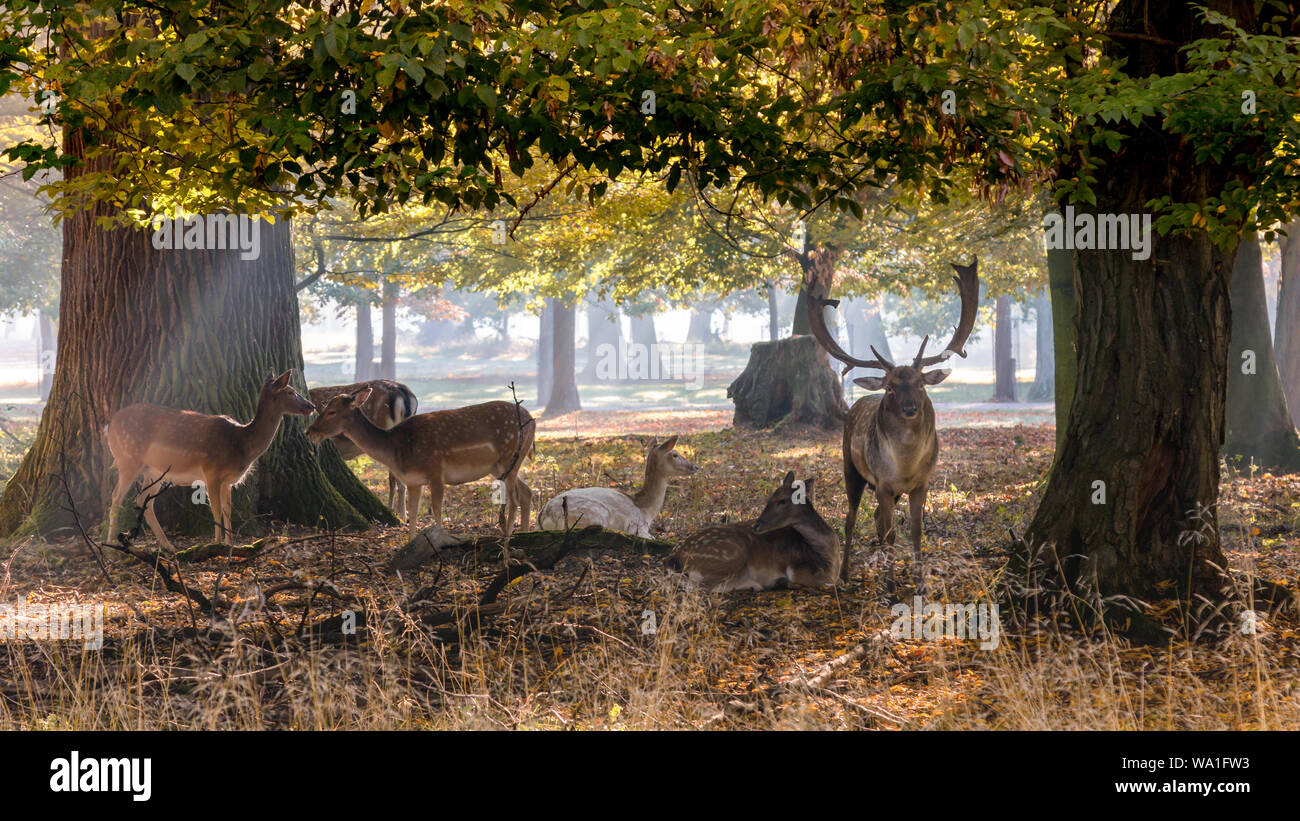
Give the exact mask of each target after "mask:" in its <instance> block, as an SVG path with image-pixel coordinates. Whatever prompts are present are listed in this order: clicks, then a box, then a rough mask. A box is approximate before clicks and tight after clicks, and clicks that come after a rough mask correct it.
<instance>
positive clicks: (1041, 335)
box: [1026, 288, 1056, 402]
mask: <svg viewBox="0 0 1300 821" xmlns="http://www.w3.org/2000/svg"><path fill="white" fill-rule="evenodd" d="M1052 320H1053V317H1052V298H1051V296H1050V295H1049V293H1048V289H1047V288H1044V289H1043V291H1042V293H1040V294H1039V295H1038V296H1036V297H1034V384H1033V385H1030V386H1029V395H1028V396H1027V397H1026V398H1027V399H1029V400H1030V401H1031V402H1046V401H1049V400H1051V399H1052V397H1053V396H1054V395H1055V394H1056V352H1055V350H1054V349H1053V339H1052V337H1053V334H1052Z"/></svg>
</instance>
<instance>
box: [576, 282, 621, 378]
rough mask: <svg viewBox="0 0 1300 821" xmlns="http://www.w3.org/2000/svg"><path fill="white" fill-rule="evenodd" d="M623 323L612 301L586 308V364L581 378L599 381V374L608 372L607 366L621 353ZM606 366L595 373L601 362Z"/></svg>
mask: <svg viewBox="0 0 1300 821" xmlns="http://www.w3.org/2000/svg"><path fill="white" fill-rule="evenodd" d="M622 341H623V322H622V319H621V318H620V316H619V311H618V305H616V304H615V303H614V300H612V299H602V300H599V301H595V302H592V303H591V304H589V305H588V306H587V362H586V364H585V365H583V368H582V378H583V379H587V380H599V378H600V377H599V374H600V373H608V372H609V364H610V363H613V364H615V368H614V371H615V372H617V370H618V369H617V362H616V359H617V357H618V356H619V355H620V354H621V352H622V347H621V345H620V343H621V342H622ZM602 361H603V362H605V363H606V365H605V366H604V367H603V368H600V370H599V372H598V371H597V366H599V365H600V364H601V362H602Z"/></svg>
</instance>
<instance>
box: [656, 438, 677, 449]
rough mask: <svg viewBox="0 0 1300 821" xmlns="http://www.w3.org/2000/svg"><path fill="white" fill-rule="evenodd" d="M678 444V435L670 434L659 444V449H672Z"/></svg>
mask: <svg viewBox="0 0 1300 821" xmlns="http://www.w3.org/2000/svg"><path fill="white" fill-rule="evenodd" d="M676 446H677V437H676V436H669V437H668V438H667V439H665V440H664V441H663V444H661V445H660V446H659V449H660V450H672V449H673V448H674V447H676Z"/></svg>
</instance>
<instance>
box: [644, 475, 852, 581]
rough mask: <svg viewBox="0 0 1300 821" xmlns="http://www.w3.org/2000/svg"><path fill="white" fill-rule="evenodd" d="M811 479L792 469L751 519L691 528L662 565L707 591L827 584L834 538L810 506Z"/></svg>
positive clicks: (832, 571)
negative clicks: (798, 478)
mask: <svg viewBox="0 0 1300 821" xmlns="http://www.w3.org/2000/svg"><path fill="white" fill-rule="evenodd" d="M812 488H813V480H812V479H805V480H803V481H802V482H796V481H795V478H794V471H790V472H789V473H787V474H786V475H785V479H783V480H782V482H781V486H780V487H778V488H777V489H776V491H774V492H773V493H772V495H771V496H770V497H768V500H767V505H766V506H764V508H763V512H762V513H760V514H759V516H758V518H757V519H754V520H752V521H747V522H740V523H738V524H729V525H713V526H711V527H706V528H704V529H703V530H700V531H696V532H695V533H692V534H691V535H690V536H688V537H686V539H685V540H684V541H683V542H682V543H681V544H679V545H678V546H677V547H676V548H674V549H673V552H672V553H670V554H669V556H668V560H667V562H668V566H669V567H671V568H673V569H675V570H679V571H681V572H682V573H684V574H686V577H687V578H689V579H690V580H692V581H694V582H697V583H699V584H701V585H703V586H704V587H707V588H709V589H710V590H716V591H718V592H726V591H728V590H770V589H772V588H775V587H787V586H789V585H792V584H793V585H800V586H808V587H833V586H834V585H835V580H836V579H837V578H838V577H839V573H840V560H841V556H842V554H841V552H840V540H839V537H838V536H836V535H835V531H834V530H832V529H831V526H830V525H828V524H826V520H824V519H823V518H822V517H821V515H820V514H818V513H817V511H816V510H814V509H813V500H812Z"/></svg>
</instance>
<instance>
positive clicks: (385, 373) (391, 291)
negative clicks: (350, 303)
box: [379, 279, 401, 379]
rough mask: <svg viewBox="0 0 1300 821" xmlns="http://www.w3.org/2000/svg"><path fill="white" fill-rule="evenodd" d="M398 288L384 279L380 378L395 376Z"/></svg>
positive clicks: (392, 377) (390, 281)
mask: <svg viewBox="0 0 1300 821" xmlns="http://www.w3.org/2000/svg"><path fill="white" fill-rule="evenodd" d="M400 292H401V291H400V289H399V287H398V285H397V283H396V282H394V281H393V280H391V279H389V280H385V281H384V296H383V299H384V302H383V312H384V339H383V342H382V343H381V344H382V349H381V351H380V354H379V375H380V378H382V379H396V378H397V297H398V294H399V293H400Z"/></svg>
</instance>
